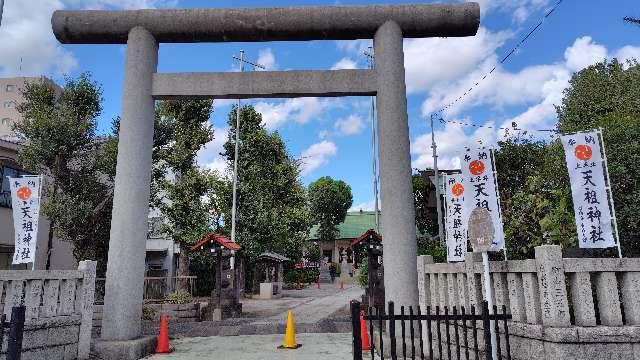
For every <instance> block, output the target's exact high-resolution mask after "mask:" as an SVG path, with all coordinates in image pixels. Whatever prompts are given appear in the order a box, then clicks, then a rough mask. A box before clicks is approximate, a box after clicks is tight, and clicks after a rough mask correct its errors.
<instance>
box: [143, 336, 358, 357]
mask: <svg viewBox="0 0 640 360" xmlns="http://www.w3.org/2000/svg"><path fill="white" fill-rule="evenodd" d="M296 338H297V342H298V343H299V344H302V347H301V348H299V349H295V350H291V349H278V346H279V345H281V344H282V340H283V336H282V335H249V336H246V335H245V336H212V337H201V338H185V339H179V340H174V341H173V342H172V344H171V345H172V346H174V347H175V351H174V352H173V353H171V354H168V355H154V356H150V357H149V358H147V359H154V360H174V359H182V360H192V359H193V360H195V359H212V358H216V359H232V360H317V359H331V360H351V359H353V355H352V351H351V347H352V342H351V341H352V340H351V334H298V335H297V336H296Z"/></svg>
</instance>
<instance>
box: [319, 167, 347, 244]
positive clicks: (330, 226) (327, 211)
mask: <svg viewBox="0 0 640 360" xmlns="http://www.w3.org/2000/svg"><path fill="white" fill-rule="evenodd" d="M308 195H309V210H310V211H311V214H312V220H313V223H314V224H317V225H318V236H319V238H320V240H323V241H332V240H335V239H336V237H337V236H338V225H339V224H340V223H341V222H343V221H344V219H345V218H346V216H347V210H349V208H350V207H351V205H352V204H353V196H352V195H351V187H349V185H347V183H345V182H344V181H342V180H333V179H332V178H331V177H329V176H323V177H321V178H320V179H318V180H316V181H314V182H312V183H311V184H309V194H308Z"/></svg>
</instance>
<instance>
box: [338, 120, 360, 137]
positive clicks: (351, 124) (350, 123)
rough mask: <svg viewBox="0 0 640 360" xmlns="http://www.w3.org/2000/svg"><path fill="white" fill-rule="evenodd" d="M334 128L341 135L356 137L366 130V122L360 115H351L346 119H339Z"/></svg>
mask: <svg viewBox="0 0 640 360" xmlns="http://www.w3.org/2000/svg"><path fill="white" fill-rule="evenodd" d="M334 128H335V129H336V130H338V132H339V133H340V134H341V135H355V134H359V133H360V132H361V131H362V129H364V122H363V121H362V118H361V117H360V116H358V115H349V116H347V117H346V118H340V119H338V120H337V121H336V123H335V126H334Z"/></svg>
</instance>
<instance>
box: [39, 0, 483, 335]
mask: <svg viewBox="0 0 640 360" xmlns="http://www.w3.org/2000/svg"><path fill="white" fill-rule="evenodd" d="M479 21H480V8H479V6H478V4H477V3H464V4H455V5H439V4H429V5H383V6H337V7H334V6H327V7H324V6H322V7H298V8H262V9H189V10H135V11H56V12H55V13H54V14H53V17H52V26H53V32H54V34H55V36H56V37H57V39H58V40H59V41H60V42H61V43H66V44H125V43H126V44H127V52H126V60H125V75H124V76H125V78H124V91H123V96H122V112H121V123H120V142H119V144H118V164H117V169H116V179H115V191H114V201H113V220H112V222H111V240H110V244H109V261H108V265H107V280H106V294H105V301H104V303H105V305H104V314H105V315H104V317H103V322H102V339H103V340H107V341H115V340H131V339H136V338H138V337H139V336H140V332H141V323H140V314H141V303H142V292H143V277H144V258H145V240H146V235H147V214H148V210H149V183H150V176H151V152H152V140H153V119H154V101H155V100H158V99H182V98H211V99H231V98H234V99H235V98H292V97H303V96H325V97H326V96H353V95H360V96H376V103H377V111H378V114H377V115H378V129H379V137H378V146H379V153H380V177H381V182H380V184H381V202H382V214H381V215H382V217H381V221H382V223H383V224H384V266H385V268H384V270H385V271H384V279H385V288H386V294H387V299H386V300H387V301H389V300H393V301H394V302H395V303H396V304H397V305H398V306H400V305H417V302H418V288H417V283H418V281H417V270H416V233H415V220H414V219H415V216H414V215H415V214H414V207H413V192H412V187H411V159H410V154H409V126H408V120H407V99H406V89H405V70H404V53H403V49H402V43H403V38H422V37H447V36H472V35H475V34H476V31H477V29H478V25H479ZM371 38H373V39H374V47H375V58H376V62H375V69H373V70H368V69H367V70H365V69H362V70H335V71H265V72H244V73H242V72H234V73H216V72H213V73H157V62H158V44H159V43H195V42H230V41H237V42H261V41H307V40H353V39H371Z"/></svg>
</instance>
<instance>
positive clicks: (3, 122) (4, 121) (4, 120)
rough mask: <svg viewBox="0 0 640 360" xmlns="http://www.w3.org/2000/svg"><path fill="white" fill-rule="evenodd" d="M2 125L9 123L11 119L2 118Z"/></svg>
mask: <svg viewBox="0 0 640 360" xmlns="http://www.w3.org/2000/svg"><path fill="white" fill-rule="evenodd" d="M2 125H5V126H9V125H11V119H9V118H4V119H2Z"/></svg>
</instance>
